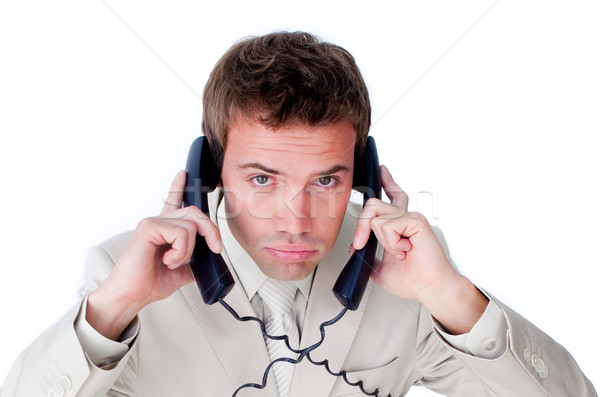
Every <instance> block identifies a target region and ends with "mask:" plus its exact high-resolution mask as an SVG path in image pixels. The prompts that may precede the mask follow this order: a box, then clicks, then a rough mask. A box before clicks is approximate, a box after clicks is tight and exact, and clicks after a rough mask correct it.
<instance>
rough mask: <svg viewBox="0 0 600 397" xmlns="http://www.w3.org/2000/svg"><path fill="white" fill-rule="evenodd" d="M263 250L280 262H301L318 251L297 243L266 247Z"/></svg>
mask: <svg viewBox="0 0 600 397" xmlns="http://www.w3.org/2000/svg"><path fill="white" fill-rule="evenodd" d="M265 251H266V252H267V254H269V255H270V256H271V257H273V258H275V259H277V260H278V261H281V262H302V261H305V260H308V259H310V258H312V257H313V256H315V255H316V254H317V253H318V252H319V250H315V249H313V248H312V247H309V246H305V245H297V244H294V245H281V246H276V247H266V248H265Z"/></svg>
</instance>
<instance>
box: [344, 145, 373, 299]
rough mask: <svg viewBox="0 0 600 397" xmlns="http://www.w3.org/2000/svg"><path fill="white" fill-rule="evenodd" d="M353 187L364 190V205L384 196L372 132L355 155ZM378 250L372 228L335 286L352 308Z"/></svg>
mask: <svg viewBox="0 0 600 397" xmlns="http://www.w3.org/2000/svg"><path fill="white" fill-rule="evenodd" d="M352 187H353V188H354V189H356V190H358V191H362V193H363V206H364V205H365V204H366V203H367V200H369V199H371V198H378V199H381V173H380V170H379V156H377V147H376V146H375V139H373V137H371V136H370V137H368V138H367V145H366V147H365V151H364V152H363V154H362V156H360V157H359V158H355V159H354V177H353V180H352ZM376 251H377V237H375V233H373V231H371V233H370V234H369V240H368V241H367V244H366V245H365V246H364V247H363V248H362V249H359V250H356V251H354V253H353V254H352V257H350V260H349V261H348V263H346V266H344V268H343V269H342V271H341V272H340V275H339V276H338V278H337V280H336V282H335V284H334V286H333V294H334V295H335V297H336V298H337V299H338V300H339V301H340V303H341V304H342V305H344V306H345V307H347V308H348V309H350V310H356V309H358V306H359V305H360V300H361V299H362V296H363V294H364V292H365V288H366V287H367V282H368V281H369V276H370V275H371V271H372V270H373V264H374V260H375V252H376Z"/></svg>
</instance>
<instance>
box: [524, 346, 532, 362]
mask: <svg viewBox="0 0 600 397" xmlns="http://www.w3.org/2000/svg"><path fill="white" fill-rule="evenodd" d="M523 358H524V359H525V361H527V362H529V361H530V360H531V350H529V348H528V347H526V348H525V349H524V350H523Z"/></svg>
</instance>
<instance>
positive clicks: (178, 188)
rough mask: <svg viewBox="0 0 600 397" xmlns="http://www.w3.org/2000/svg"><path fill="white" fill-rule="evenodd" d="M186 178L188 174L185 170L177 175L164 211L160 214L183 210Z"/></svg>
mask: <svg viewBox="0 0 600 397" xmlns="http://www.w3.org/2000/svg"><path fill="white" fill-rule="evenodd" d="M185 178H186V172H185V171H184V170H181V171H179V172H178V173H177V175H175V179H173V182H172V183H171V189H170V190H169V195H168V196H167V199H166V200H165V204H164V205H163V209H162V211H161V212H160V214H161V215H164V214H165V213H167V212H171V211H174V210H177V209H179V208H181V205H182V204H183V190H184V188H185Z"/></svg>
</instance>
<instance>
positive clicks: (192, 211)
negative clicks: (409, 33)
mask: <svg viewBox="0 0 600 397" xmlns="http://www.w3.org/2000/svg"><path fill="white" fill-rule="evenodd" d="M180 211H181V212H182V213H183V218H182V219H184V220H186V221H190V222H192V223H193V224H194V225H195V226H196V231H197V233H198V234H199V235H201V236H202V237H204V239H205V240H206V244H207V245H208V247H209V248H210V250H211V251H213V252H214V253H216V254H219V253H221V251H222V250H223V244H222V242H221V232H220V231H219V228H218V227H217V225H215V224H214V222H213V221H212V220H211V219H210V218H209V217H208V216H206V214H205V213H204V212H202V211H201V210H200V209H199V208H198V207H195V206H193V205H192V206H189V207H185V208H182V209H181V210H180Z"/></svg>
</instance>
